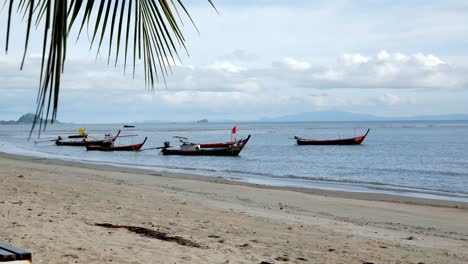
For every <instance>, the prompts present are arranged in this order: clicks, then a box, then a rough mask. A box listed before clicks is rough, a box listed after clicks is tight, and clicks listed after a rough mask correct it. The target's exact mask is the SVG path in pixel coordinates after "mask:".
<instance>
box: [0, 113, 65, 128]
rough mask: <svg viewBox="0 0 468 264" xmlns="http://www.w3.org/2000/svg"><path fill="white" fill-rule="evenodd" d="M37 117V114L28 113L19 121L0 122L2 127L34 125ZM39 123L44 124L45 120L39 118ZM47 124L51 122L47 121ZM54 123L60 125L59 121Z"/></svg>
mask: <svg viewBox="0 0 468 264" xmlns="http://www.w3.org/2000/svg"><path fill="white" fill-rule="evenodd" d="M35 117H36V115H35V114H32V113H27V114H24V115H22V116H21V117H20V118H19V119H18V120H17V121H14V120H9V121H4V120H0V125H23V124H32V123H33V122H34V118H35ZM37 121H38V122H44V119H42V118H40V117H39V118H38V120H37ZM47 122H50V120H47ZM54 123H60V122H59V121H58V120H55V121H54Z"/></svg>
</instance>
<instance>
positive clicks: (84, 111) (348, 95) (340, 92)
mask: <svg viewBox="0 0 468 264" xmlns="http://www.w3.org/2000/svg"><path fill="white" fill-rule="evenodd" d="M186 2H187V8H188V9H189V11H190V13H191V16H192V18H193V19H194V21H195V24H196V26H197V28H198V30H199V33H198V32H197V30H196V29H195V28H194V27H193V26H192V25H191V24H190V21H189V20H188V19H184V27H183V32H184V35H185V37H186V39H187V46H188V53H189V55H186V54H185V53H184V52H181V54H182V55H181V61H180V62H177V63H176V65H174V66H173V67H172V74H170V75H169V76H168V77H167V85H164V83H163V82H160V83H159V84H158V85H157V86H156V87H155V89H154V90H151V89H149V88H148V87H145V83H144V77H143V71H142V66H141V63H139V64H138V65H137V74H136V76H135V79H133V78H132V76H131V74H128V73H127V74H124V71H123V65H122V62H120V63H118V65H117V67H114V66H113V65H112V66H109V65H107V58H106V57H105V56H101V55H100V56H96V51H95V49H91V51H90V40H89V38H88V37H87V36H86V34H85V35H84V36H82V37H81V38H80V40H79V41H78V42H76V43H75V38H73V37H71V38H70V39H71V40H70V41H69V47H68V54H67V61H66V65H65V72H64V75H63V82H62V90H61V95H60V101H59V112H58V119H59V120H60V121H65V122H77V123H99V122H134V121H136V122H139V121H144V120H166V121H191V120H198V119H203V118H207V119H209V120H239V121H248V120H255V119H259V118H263V117H277V116H283V115H288V114H296V113H302V112H316V111H349V112H354V113H365V114H373V115H378V116H385V117H399V116H401V117H403V116H414V115H439V114H452V113H464V114H468V106H467V103H466V99H467V98H468V23H467V22H468V2H466V1H458V0H445V1H438V0H437V1H436V0H434V1H432V0H426V1H422V0H412V1H403V0H401V1H400V0H393V1H387V0H359V1H358V0H354V1H352V0H327V1H321V0H317V1H315V0H314V1H310V0H308V1H299V0H297V1H280V0H276V1H274V0H271V1H266V0H261V1H249V0H237V1H227V0H215V1H214V3H215V5H216V7H217V9H218V11H219V14H218V13H216V11H214V10H213V8H212V7H211V6H210V5H209V3H208V1H205V0H197V1H186ZM5 9H6V8H5V7H3V9H2V10H1V11H0V21H1V22H0V26H1V28H0V43H1V44H2V45H4V42H5V31H6V30H5V29H6V10H5ZM12 27H13V31H12V32H13V33H14V35H13V36H12V39H11V44H10V45H11V47H10V50H9V52H8V53H7V54H6V53H5V51H4V49H2V51H1V52H0V120H2V119H3V120H10V119H14V120H16V119H18V118H19V116H21V115H22V114H24V113H27V112H34V111H35V106H36V105H35V103H36V101H35V100H36V95H37V87H38V82H39V70H40V60H41V58H40V54H41V48H42V46H41V45H42V44H41V34H40V33H39V32H37V33H33V35H32V36H31V42H30V45H29V49H28V54H27V59H26V63H25V68H24V69H23V70H22V71H20V70H19V67H20V63H21V56H22V52H23V50H24V37H25V34H24V30H25V23H24V22H22V21H21V17H20V16H17V17H15V18H14V19H13V21H12ZM2 48H3V47H2ZM101 54H107V53H106V52H104V51H103V52H101Z"/></svg>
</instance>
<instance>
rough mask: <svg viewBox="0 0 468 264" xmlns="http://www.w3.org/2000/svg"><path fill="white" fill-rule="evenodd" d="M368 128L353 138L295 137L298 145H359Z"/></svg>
mask: <svg viewBox="0 0 468 264" xmlns="http://www.w3.org/2000/svg"><path fill="white" fill-rule="evenodd" d="M369 131H370V129H368V130H367V132H366V134H364V135H362V136H358V137H353V138H342V139H332V140H312V139H302V138H298V139H297V144H298V145H360V144H361V143H362V142H363V141H364V139H365V138H366V136H367V134H368V133H369Z"/></svg>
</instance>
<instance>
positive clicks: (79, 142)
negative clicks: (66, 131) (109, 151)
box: [55, 130, 120, 147]
mask: <svg viewBox="0 0 468 264" xmlns="http://www.w3.org/2000/svg"><path fill="white" fill-rule="evenodd" d="M119 135H120V130H119V131H118V132H117V135H115V137H107V138H104V139H93V138H91V137H89V136H87V137H85V138H83V139H82V140H63V139H62V138H61V137H59V138H58V139H56V140H55V145H57V146H73V147H76V146H86V145H88V144H90V145H97V146H112V145H113V144H114V141H115V140H116V139H117V137H118V136H119Z"/></svg>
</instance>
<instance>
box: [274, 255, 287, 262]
mask: <svg viewBox="0 0 468 264" xmlns="http://www.w3.org/2000/svg"><path fill="white" fill-rule="evenodd" d="M275 259H276V260H278V261H289V258H288V257H286V256H279V257H276V258H275Z"/></svg>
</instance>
